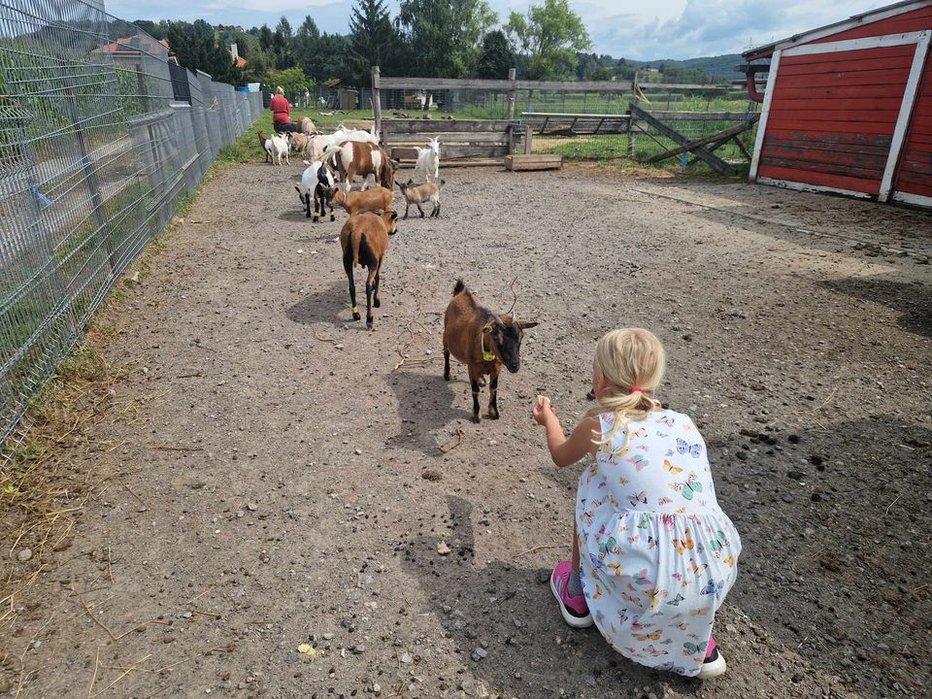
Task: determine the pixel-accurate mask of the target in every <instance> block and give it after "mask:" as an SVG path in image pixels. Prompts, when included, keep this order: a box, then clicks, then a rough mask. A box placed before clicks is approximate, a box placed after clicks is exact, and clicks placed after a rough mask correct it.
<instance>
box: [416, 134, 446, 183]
mask: <svg viewBox="0 0 932 699" xmlns="http://www.w3.org/2000/svg"><path fill="white" fill-rule="evenodd" d="M419 175H420V176H422V177H423V179H424V181H425V182H436V181H437V180H439V179H440V137H439V136H435V137H434V138H431V139H429V140H428V141H427V148H418V149H417V162H416V163H415V164H414V176H415V177H418V176H419Z"/></svg>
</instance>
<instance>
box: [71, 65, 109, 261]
mask: <svg viewBox="0 0 932 699" xmlns="http://www.w3.org/2000/svg"><path fill="white" fill-rule="evenodd" d="M61 80H62V87H63V91H64V93H65V95H66V96H67V98H68V99H66V100H65V104H66V105H67V108H68V116H69V117H70V118H71V122H72V124H73V125H74V133H75V136H77V139H78V152H79V153H80V155H81V168H82V169H83V170H84V179H85V182H87V188H88V189H89V190H90V194H91V204H92V205H93V207H94V218H95V219H96V220H97V225H98V227H99V229H100V235H102V236H103V237H104V243H105V244H106V247H107V261H108V262H109V263H110V274H111V275H116V264H114V259H113V241H112V240H110V227H109V226H108V225H107V219H106V218H105V217H104V200H103V197H102V196H101V194H100V180H98V179H97V166H96V164H95V163H93V162H91V158H90V153H89V152H88V150H87V139H86V138H85V135H84V124H83V122H82V119H81V118H80V116H79V113H78V105H77V100H76V99H75V96H74V81H73V80H72V79H71V77H70V76H67V75H62V78H61Z"/></svg>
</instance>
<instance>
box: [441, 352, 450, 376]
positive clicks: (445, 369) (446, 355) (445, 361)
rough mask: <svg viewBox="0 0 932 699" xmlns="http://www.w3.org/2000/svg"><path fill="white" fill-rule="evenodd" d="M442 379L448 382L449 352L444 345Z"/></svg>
mask: <svg viewBox="0 0 932 699" xmlns="http://www.w3.org/2000/svg"><path fill="white" fill-rule="evenodd" d="M443 378H444V379H445V380H447V381H449V380H450V350H449V349H447V346H446V343H444V345H443Z"/></svg>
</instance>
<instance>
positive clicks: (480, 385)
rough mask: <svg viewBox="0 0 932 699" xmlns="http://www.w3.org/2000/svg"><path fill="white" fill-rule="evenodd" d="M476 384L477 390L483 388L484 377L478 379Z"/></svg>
mask: <svg viewBox="0 0 932 699" xmlns="http://www.w3.org/2000/svg"><path fill="white" fill-rule="evenodd" d="M476 383H478V384H479V388H484V387H485V377H484V376H481V377H479V380H478V381H477V382H476Z"/></svg>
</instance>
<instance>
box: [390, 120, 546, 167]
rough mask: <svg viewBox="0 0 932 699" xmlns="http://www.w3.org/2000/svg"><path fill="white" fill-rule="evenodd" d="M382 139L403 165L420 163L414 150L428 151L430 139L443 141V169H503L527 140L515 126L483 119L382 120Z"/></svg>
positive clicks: (393, 155) (392, 154)
mask: <svg viewBox="0 0 932 699" xmlns="http://www.w3.org/2000/svg"><path fill="white" fill-rule="evenodd" d="M379 136H380V137H381V139H382V143H383V145H384V146H385V149H386V150H387V151H388V154H389V155H390V156H391V157H392V158H394V159H395V160H398V161H400V162H401V164H402V165H406V164H413V163H414V162H415V161H416V160H417V151H416V150H415V146H418V147H421V148H426V147H427V139H428V138H433V137H438V138H439V139H440V154H441V159H442V161H443V164H444V165H451V164H457V163H459V164H467V163H468V164H474V165H501V164H502V159H503V158H504V157H505V156H506V155H511V154H513V153H515V152H524V145H525V139H526V138H528V135H527V134H526V130H525V129H523V128H522V127H520V126H519V125H517V124H515V123H514V122H511V121H505V120H484V119H483V120H480V119H475V120H473V119H382V131H381V133H380V134H379ZM464 161H465V162H464Z"/></svg>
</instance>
